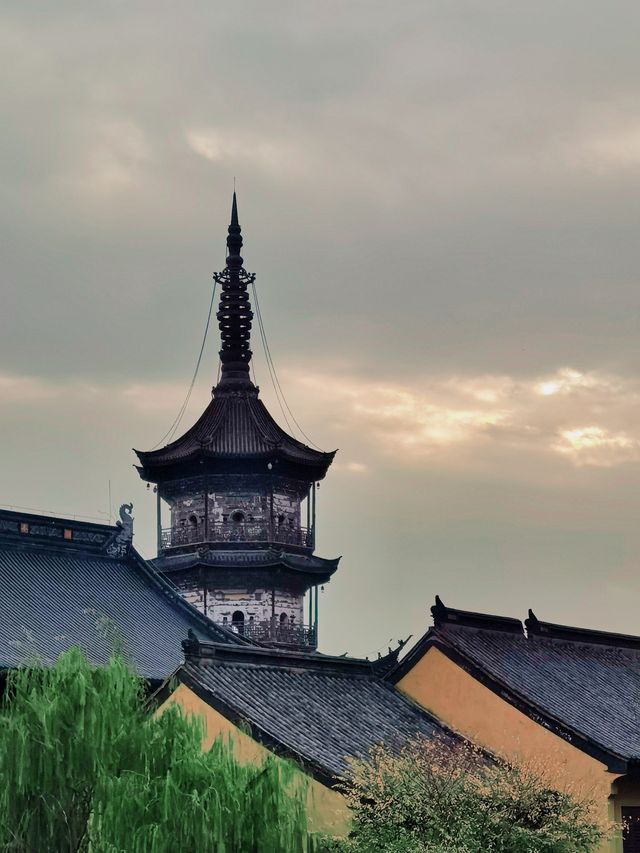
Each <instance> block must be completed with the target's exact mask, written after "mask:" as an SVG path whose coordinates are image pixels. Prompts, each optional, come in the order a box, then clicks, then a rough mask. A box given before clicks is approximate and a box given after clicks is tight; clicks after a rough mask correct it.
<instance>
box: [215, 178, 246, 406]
mask: <svg viewBox="0 0 640 853" xmlns="http://www.w3.org/2000/svg"><path fill="white" fill-rule="evenodd" d="M241 249H242V229H241V228H240V223H239V222H238V200H237V198H236V191H235V189H234V191H233V202H232V204H231V223H230V225H229V230H228V234H227V266H226V267H225V269H224V270H223V271H222V272H221V273H214V275H213V277H214V279H215V280H216V281H217V282H218V284H219V285H221V287H222V293H221V295H220V306H219V309H218V314H217V317H218V325H219V327H220V337H221V348H220V361H221V363H222V369H221V374H220V382H219V383H218V385H217V388H216V389H215V390H217V391H235V390H237V391H239V390H245V391H246V390H253V391H254V392H255V390H256V389H255V385H254V384H253V382H252V381H251V379H250V378H249V363H250V361H251V348H250V342H251V341H250V338H251V321H252V319H253V312H252V311H251V303H250V302H249V294H248V292H247V287H248V285H249V284H253V282H254V280H255V275H254V274H253V273H248V272H247V271H246V270H245V269H243V267H242V256H241V254H240V251H241Z"/></svg>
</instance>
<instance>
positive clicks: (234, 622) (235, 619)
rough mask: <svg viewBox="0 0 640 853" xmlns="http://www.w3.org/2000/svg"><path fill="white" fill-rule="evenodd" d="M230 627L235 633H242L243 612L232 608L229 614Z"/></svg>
mask: <svg viewBox="0 0 640 853" xmlns="http://www.w3.org/2000/svg"><path fill="white" fill-rule="evenodd" d="M231 627H232V628H233V630H234V631H235V632H236V633H237V634H244V613H243V612H242V610H234V612H233V614H232V616H231Z"/></svg>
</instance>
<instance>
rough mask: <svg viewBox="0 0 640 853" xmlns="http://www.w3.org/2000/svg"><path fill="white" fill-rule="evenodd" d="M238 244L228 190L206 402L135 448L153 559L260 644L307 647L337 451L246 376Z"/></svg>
mask: <svg viewBox="0 0 640 853" xmlns="http://www.w3.org/2000/svg"><path fill="white" fill-rule="evenodd" d="M242 243H243V241H242V233H241V229H240V225H239V222H238V207H237V201H236V194H235V192H234V194H233V204H232V210H231V224H230V225H229V231H228V236H227V261H226V267H225V269H224V270H223V271H222V272H221V273H216V274H214V279H215V281H216V282H217V284H218V285H219V286H220V288H221V294H220V304H219V309H218V313H217V319H218V324H219V328H220V336H221V347H220V372H219V381H218V382H217V384H216V385H215V387H214V388H213V390H212V399H211V402H210V403H209V405H208V406H207V408H206V409H205V411H204V412H203V413H202V415H201V416H200V418H199V419H198V420H197V421H196V423H195V424H194V425H193V426H192V427H191V429H189V430H188V431H187V432H186V433H185V434H184V435H182V436H181V437H180V438H178V439H177V440H175V441H172V442H171V443H170V444H167V445H166V446H164V447H161V448H159V449H157V450H151V451H147V452H144V451H139V450H136V451H135V453H136V454H137V456H138V459H139V461H140V465H139V466H138V471H139V473H140V476H141V478H142V479H143V480H146V481H147V483H153V484H154V485H155V489H154V491H155V492H156V498H157V534H158V555H157V558H156V559H155V560H154V565H155V567H156V568H157V569H158V570H159V571H160V572H161V573H163V574H164V575H165V576H168V577H169V578H170V579H171V580H172V581H173V583H174V584H175V586H176V587H177V588H178V589H179V591H180V592H181V594H182V595H183V596H184V598H185V599H186V600H187V601H189V602H190V603H191V604H193V605H195V607H197V608H198V609H199V610H200V611H201V612H202V613H204V614H205V615H206V616H208V617H209V618H210V619H212V620H213V621H214V622H216V623H218V624H221V625H226V626H227V627H229V628H232V629H233V630H235V631H236V632H237V633H239V634H242V635H244V636H245V637H247V638H250V639H252V640H257V641H259V642H261V643H267V644H269V645H276V646H284V647H297V648H300V647H302V648H315V647H316V645H317V636H318V586H319V585H321V584H324V583H326V582H327V581H328V580H329V579H330V578H331V576H332V575H333V573H334V572H335V571H336V569H337V567H338V562H339V558H337V559H323V558H321V557H317V556H316V555H315V554H314V550H315V539H316V488H317V485H318V484H319V482H320V480H322V479H323V477H324V476H325V474H326V473H327V470H328V468H329V466H330V465H331V462H332V461H333V457H334V456H335V451H334V452H332V453H324V452H322V451H319V450H314V449H313V448H311V447H307V446H306V445H305V444H303V443H302V442H300V441H298V440H297V439H295V438H293V437H292V436H290V435H289V434H288V433H286V432H285V431H284V430H283V429H282V428H281V427H280V426H279V425H278V424H277V423H276V422H275V420H274V419H273V418H272V417H271V415H270V414H269V412H268V411H267V408H266V407H265V405H264V403H263V402H262V401H261V399H260V397H259V389H258V387H257V386H256V385H255V384H254V383H253V382H252V380H251V376H250V372H249V368H250V363H251V355H252V353H251V321H252V319H253V312H252V310H251V304H250V301H249V292H248V287H249V285H251V284H252V283H253V281H254V280H255V275H254V274H252V273H248V272H246V270H245V269H244V267H243V259H242V257H241V254H240V252H241V249H242ZM166 507H168V511H167V509H166ZM163 508H164V514H166V515H167V516H168V518H169V519H170V522H169V525H168V527H164V526H163V523H162V518H163ZM305 596H306V597H307V603H306V606H305Z"/></svg>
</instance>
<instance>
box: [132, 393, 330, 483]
mask: <svg viewBox="0 0 640 853" xmlns="http://www.w3.org/2000/svg"><path fill="white" fill-rule="evenodd" d="M135 452H136V453H137V455H138V458H139V459H140V463H141V465H142V467H143V469H144V470H145V471H151V470H152V469H155V468H158V467H162V466H167V465H175V464H176V463H182V462H187V461H190V460H193V459H195V458H198V457H200V456H203V457H217V458H233V459H243V458H245V459H249V458H250V459H260V458H264V459H269V458H276V457H281V458H284V459H288V460H290V461H292V462H296V463H299V464H302V465H310V466H313V467H316V468H318V469H319V473H318V474H317V476H318V477H320V476H324V474H325V473H326V469H327V468H328V467H329V465H330V464H331V461H332V460H333V457H334V456H335V452H333V453H324V452H321V451H318V450H314V449H313V448H311V447H307V446H306V445H305V444H302V442H300V441H298V440H297V439H295V438H293V437H292V436H290V435H288V434H287V433H286V432H285V431H284V430H283V429H282V428H281V427H280V426H278V424H277V423H276V422H275V421H274V419H273V418H272V417H271V415H270V414H269V412H268V411H267V408H266V407H265V405H264V404H263V402H262V401H261V400H260V399H259V397H258V395H257V389H255V388H252V389H251V390H249V391H243V392H237V393H234V394H231V393H222V392H218V391H214V397H213V399H212V400H211V402H210V403H209V405H208V406H207V408H206V409H205V410H204V412H203V413H202V415H201V416H200V418H199V419H198V420H197V421H196V423H195V424H194V425H193V426H192V427H191V429H189V430H188V431H187V432H186V433H185V434H184V435H182V436H181V437H180V438H178V439H176V440H175V441H173V442H171V444H167V445H166V446H165V447H161V448H159V449H158V450H151V451H141V450H136V451H135Z"/></svg>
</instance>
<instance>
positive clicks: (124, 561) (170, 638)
mask: <svg viewBox="0 0 640 853" xmlns="http://www.w3.org/2000/svg"><path fill="white" fill-rule="evenodd" d="M0 515H1V518H0V668H10V667H14V666H17V665H19V664H21V663H24V662H25V661H28V660H29V659H30V658H32V657H33V656H34V655H38V656H40V657H41V658H43V659H44V660H45V662H53V661H54V660H55V659H56V658H57V657H58V655H59V654H60V653H61V652H62V651H63V650H64V649H67V648H69V647H70V646H72V645H79V646H81V647H82V648H83V649H84V650H85V652H86V654H87V655H88V657H89V659H90V660H91V661H92V662H94V663H96V664H102V663H105V662H106V661H107V659H108V657H109V655H110V653H111V652H112V651H113V648H114V641H115V642H118V640H121V642H122V646H123V648H124V651H125V653H127V654H128V655H129V656H130V657H131V658H132V659H133V662H134V663H135V665H136V668H137V670H138V671H139V672H140V674H141V675H143V676H145V677H147V678H152V679H163V678H166V676H167V675H168V674H169V673H171V672H172V671H173V670H174V669H175V668H176V667H177V666H178V664H179V663H180V662H181V660H182V649H181V641H182V640H184V639H185V638H186V637H187V633H188V631H189V629H191V630H192V631H194V632H195V634H196V635H197V636H199V637H200V638H201V639H204V640H216V641H218V642H231V643H233V642H238V640H239V638H237V637H235V635H230V634H229V633H228V632H226V631H224V630H223V629H221V628H218V627H217V626H215V625H214V624H213V623H212V622H211V621H210V620H208V619H206V618H205V617H203V616H202V615H201V614H199V613H198V611H196V610H195V609H194V608H192V607H191V606H190V605H188V604H187V603H186V602H185V601H184V600H183V599H182V598H181V597H180V596H179V594H178V593H177V592H176V591H175V590H174V589H173V587H171V586H170V585H169V584H168V583H167V582H166V581H164V580H163V579H162V578H161V577H160V576H159V575H157V573H156V572H155V571H153V569H152V568H151V567H150V566H149V565H148V564H147V563H146V562H145V561H144V560H143V559H142V558H141V557H140V556H139V555H138V554H137V553H136V552H135V551H134V550H133V548H130V549H128V553H126V554H122V555H120V556H115V557H114V556H109V555H108V554H107V553H105V550H104V545H105V543H106V542H108V541H109V540H110V538H111V539H112V538H113V534H115V535H116V536H117V535H118V533H119V528H114V527H109V526H108V525H89V524H81V523H78V522H74V521H65V520H64V519H51V518H43V517H35V516H25V515H21V514H19V513H15V514H13V513H8V512H2V513H0ZM25 519H26V523H28V524H29V532H28V534H26V535H25V536H24V537H23V539H20V538H19V534H18V533H17V530H19V526H18V525H19V523H20V522H21V521H25ZM34 519H35V521H34ZM36 522H38V523H37V524H36ZM65 528H68V529H72V530H73V535H74V536H75V539H73V540H71V541H69V542H67V541H65V540H64V539H63V530H64V529H65ZM58 534H60V535H58ZM83 537H84V540H85V541H86V543H87V544H86V546H85V544H84V542H83V544H82V545H80V546H79V545H78V543H79V541H80V539H81V538H83ZM91 543H93V544H91Z"/></svg>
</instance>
